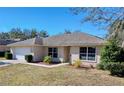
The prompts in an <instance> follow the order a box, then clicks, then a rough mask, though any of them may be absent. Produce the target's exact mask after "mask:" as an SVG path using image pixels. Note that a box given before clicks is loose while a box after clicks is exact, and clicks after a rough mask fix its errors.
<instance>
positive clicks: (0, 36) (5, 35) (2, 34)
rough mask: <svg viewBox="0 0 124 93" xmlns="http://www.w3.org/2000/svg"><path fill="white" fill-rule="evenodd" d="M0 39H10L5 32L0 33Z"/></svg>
mask: <svg viewBox="0 0 124 93" xmlns="http://www.w3.org/2000/svg"><path fill="white" fill-rule="evenodd" d="M0 39H10V36H9V34H8V33H6V32H2V33H0Z"/></svg>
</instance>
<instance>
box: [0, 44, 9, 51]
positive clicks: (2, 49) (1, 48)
mask: <svg viewBox="0 0 124 93" xmlns="http://www.w3.org/2000/svg"><path fill="white" fill-rule="evenodd" d="M7 50H9V47H7V46H6V45H0V51H7Z"/></svg>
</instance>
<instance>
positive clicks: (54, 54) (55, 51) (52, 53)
mask: <svg viewBox="0 0 124 93" xmlns="http://www.w3.org/2000/svg"><path fill="white" fill-rule="evenodd" d="M48 55H49V56H51V57H53V58H57V57H58V49H57V48H48Z"/></svg>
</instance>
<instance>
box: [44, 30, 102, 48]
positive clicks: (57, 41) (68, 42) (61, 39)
mask: <svg viewBox="0 0 124 93" xmlns="http://www.w3.org/2000/svg"><path fill="white" fill-rule="evenodd" d="M102 44H104V40H103V39H102V38H99V37H96V36H93V35H89V34H86V33H83V32H74V33H71V34H63V35H56V36H52V37H48V38H45V39H44V45H45V46H54V45H56V46H79V45H102Z"/></svg>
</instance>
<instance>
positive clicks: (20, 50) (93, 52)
mask: <svg viewBox="0 0 124 93" xmlns="http://www.w3.org/2000/svg"><path fill="white" fill-rule="evenodd" d="M8 46H9V47H10V48H11V52H12V53H13V55H14V56H13V57H14V59H21V60H24V59H25V58H24V56H25V55H27V54H31V55H33V60H34V61H41V60H43V58H44V57H45V56H47V55H51V56H52V59H53V61H57V62H58V61H61V62H74V60H77V59H80V60H82V61H84V62H92V63H94V62H95V63H98V62H100V49H101V48H102V47H103V46H104V40H103V39H102V38H99V37H96V36H93V35H89V34H86V33H83V32H74V33H71V34H62V35H56V36H51V37H47V38H33V39H28V40H25V41H21V42H17V43H13V44H9V45H8Z"/></svg>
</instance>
